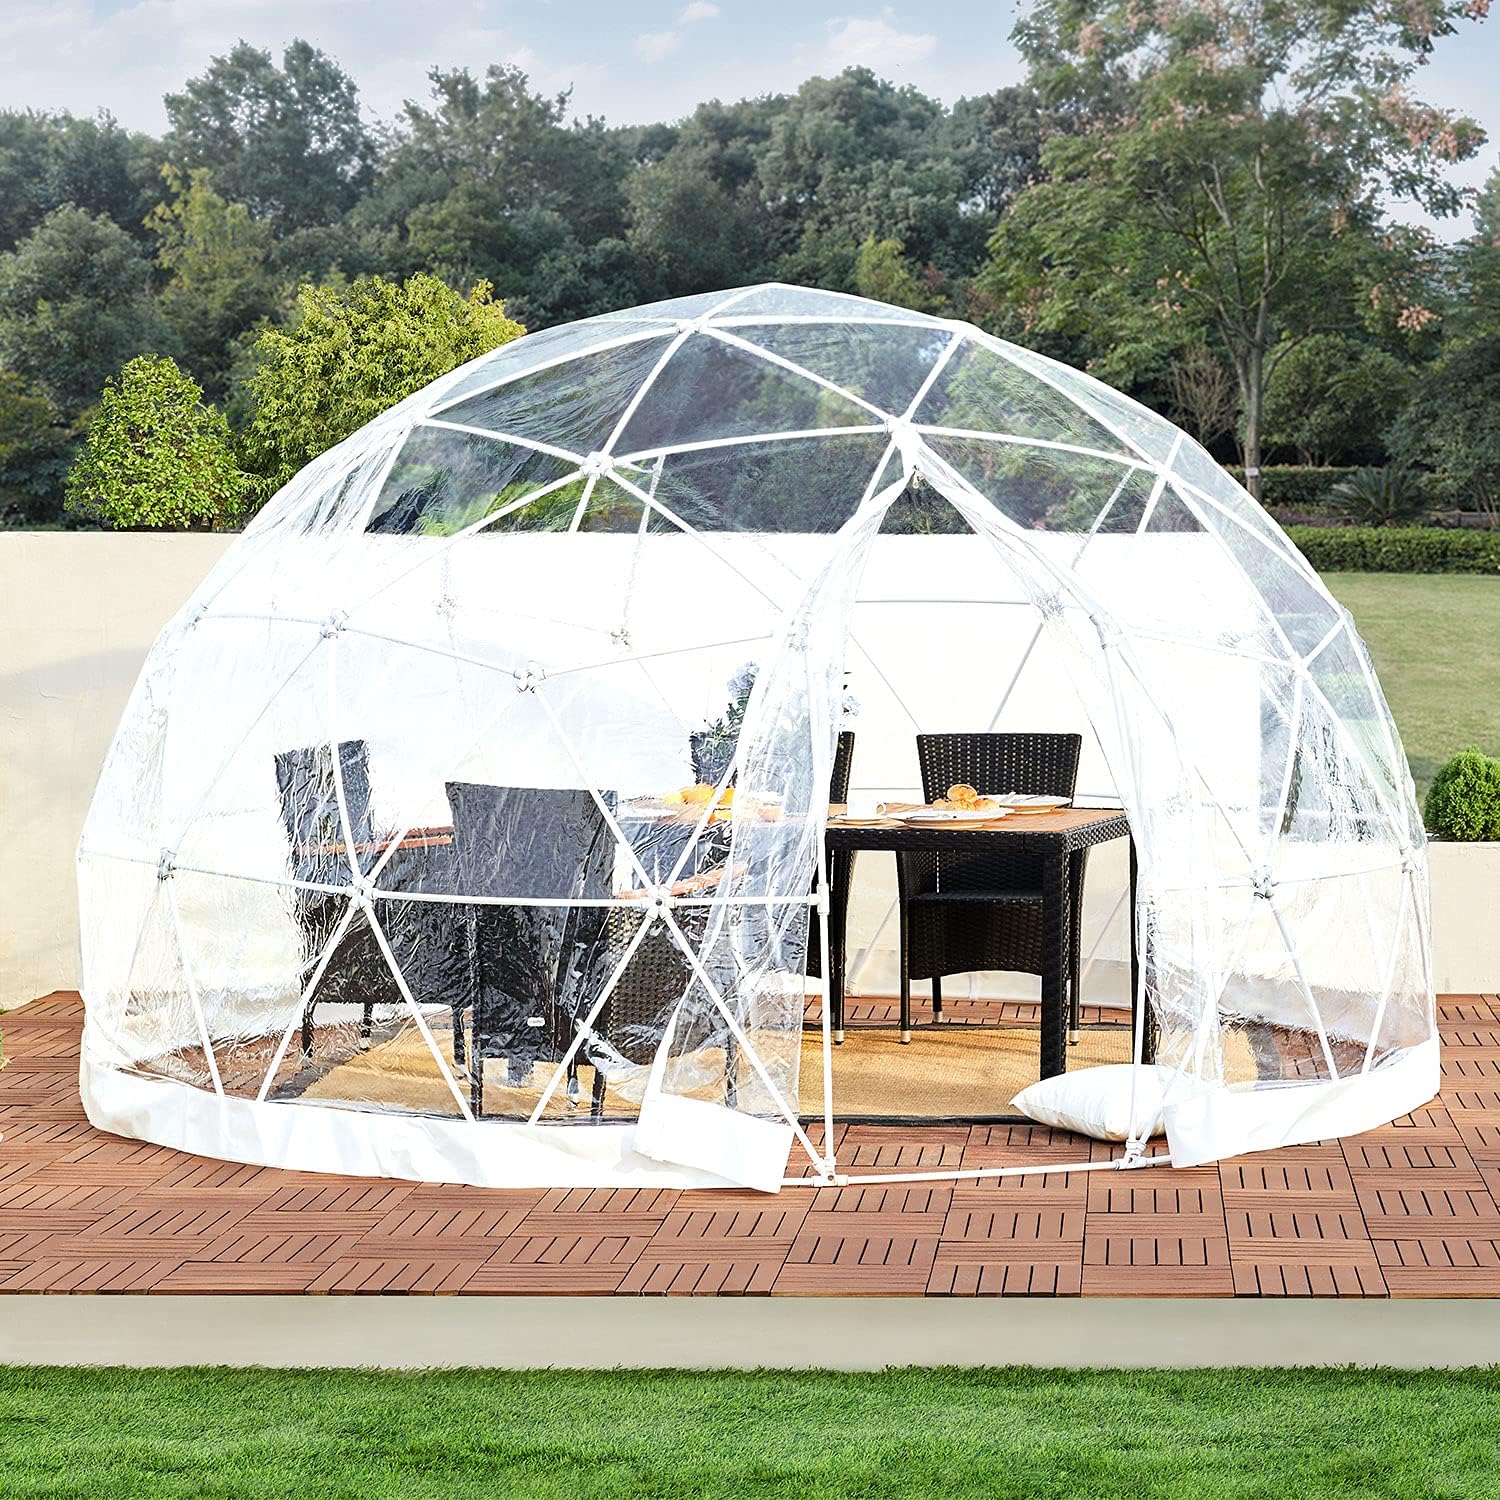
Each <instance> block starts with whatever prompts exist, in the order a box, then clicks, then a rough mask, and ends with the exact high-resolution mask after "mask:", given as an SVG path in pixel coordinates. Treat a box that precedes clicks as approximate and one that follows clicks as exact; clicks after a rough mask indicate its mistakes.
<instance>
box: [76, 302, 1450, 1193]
mask: <svg viewBox="0 0 1500 1500" xmlns="http://www.w3.org/2000/svg"><path fill="white" fill-rule="evenodd" d="M851 681H852V683H853V685H854V689H855V693H856V696H857V697H858V699H859V717H858V720H857V725H856V727H857V729H858V732H859V749H858V752H857V766H856V768H857V774H856V782H857V784H860V785H863V786H865V787H867V788H879V789H880V790H882V791H883V792H885V793H887V794H899V793H900V791H901V790H903V789H906V788H909V787H910V786H911V785H912V784H913V772H914V769H915V756H914V752H913V749H912V737H913V736H914V734H916V733H918V732H925V731H941V730H959V729H962V730H986V729H997V728H998V729H1007V728H1018V729H1028V728H1033V727H1036V726H1037V719H1038V718H1039V717H1046V716H1047V715H1051V716H1052V721H1051V722H1049V723H1048V724H1046V725H1045V726H1044V727H1049V728H1050V727H1064V728H1070V729H1075V730H1077V731H1079V732H1081V733H1082V734H1083V735H1084V737H1085V740H1086V742H1087V747H1088V748H1087V751H1086V755H1085V759H1086V761H1088V760H1089V758H1090V757H1092V762H1093V767H1094V769H1093V772H1092V775H1093V778H1094V788H1093V789H1094V790H1095V791H1096V792H1102V793H1103V794H1104V796H1105V797H1106V798H1108V797H1109V796H1111V795H1112V796H1113V797H1114V798H1115V799H1117V801H1118V803H1119V804H1120V805H1123V807H1124V809H1125V810H1126V812H1127V814H1128V817H1129V821H1130V825H1131V829H1132V834H1133V837H1134V841H1135V845H1136V849H1137V852H1138V857H1139V869H1140V885H1139V899H1138V906H1137V910H1136V914H1135V918H1136V930H1137V933H1138V936H1139V939H1140V945H1141V954H1142V960H1143V961H1142V964H1141V976H1142V977H1141V984H1142V989H1143V999H1144V1008H1143V1014H1145V1013H1147V1012H1149V1015H1150V1017H1151V1019H1152V1021H1153V1023H1154V1026H1155V1030H1156V1035H1157V1058H1158V1062H1159V1064H1160V1065H1161V1066H1162V1067H1164V1068H1166V1069H1167V1070H1169V1072H1170V1074H1171V1082H1170V1083H1169V1084H1168V1090H1169V1101H1171V1100H1174V1099H1175V1101H1176V1103H1175V1105H1174V1106H1173V1107H1169V1108H1168V1110H1167V1130H1168V1138H1169V1144H1170V1146H1171V1149H1172V1152H1173V1157H1174V1160H1177V1161H1179V1162H1188V1161H1199V1160H1208V1159H1212V1158H1214V1157H1215V1156H1219V1155H1227V1154H1232V1153H1233V1152H1235V1151H1239V1150H1245V1149H1252V1148H1258V1147H1263V1146H1274V1145H1277V1144H1282V1143H1290V1142H1293V1141H1299V1140H1307V1139H1312V1138H1317V1137H1324V1136H1329V1135H1336V1134H1339V1133H1342V1132H1345V1131H1354V1130H1359V1129H1364V1128H1368V1127H1369V1126H1372V1125H1374V1124H1377V1123H1380V1122H1382V1121H1385V1120H1388V1119H1390V1118H1393V1117H1395V1116H1396V1115H1399V1114H1401V1113H1403V1112H1405V1111H1406V1110H1408V1109H1410V1108H1413V1107H1415V1106H1416V1105H1418V1104H1420V1103H1422V1102H1425V1101H1426V1100H1427V1099H1428V1098H1430V1097H1431V1096H1432V1095H1433V1094H1434V1093H1435V1092H1436V1087H1437V1043H1436V1033H1435V1024H1434V1011H1433V997H1432V988H1431V983H1430V977H1429V962H1428V931H1427V927H1428V899H1427V877H1426V867H1425V860H1424V854H1423V843H1424V836H1423V832H1422V828H1421V823H1420V820H1419V817H1418V815H1417V810H1416V806H1415V800H1414V795H1413V789H1412V785H1411V781H1410V778H1409V775H1408V772H1407V769H1406V762H1405V758H1404V756H1403V754H1402V751H1401V747H1400V744H1399V741H1398V739H1397V735H1396V732H1395V728H1394V726H1393V724H1392V721H1391V716H1390V713H1389V711H1388V710H1387V707H1386V704H1385V701H1384V699H1383V697H1382V695H1381V693H1380V689H1379V686H1378V684H1377V682H1376V679H1375V675H1374V672H1373V670H1372V668H1371V664H1370V660H1369V657H1368V655H1367V653H1366V651H1365V649H1364V646H1363V644H1362V643H1361V641H1360V640H1359V638H1358V636H1357V635H1356V633H1355V631H1354V628H1353V625H1352V623H1351V621H1350V619H1349V616H1348V614H1347V613H1346V612H1345V611H1344V610H1343V609H1342V608H1341V607H1340V606H1339V605H1338V604H1337V603H1336V602H1335V601H1334V600H1333V599H1332V598H1331V596H1330V595H1329V593H1328V592H1327V590H1326V589H1325V588H1324V587H1323V585H1322V584H1321V583H1320V581H1319V580H1318V578H1317V576H1316V575H1315V574H1314V572H1313V571H1312V570H1311V568H1310V567H1309V566H1308V565H1307V563H1306V562H1305V561H1304V560H1303V558H1302V557H1301V556H1300V555H1299V554H1298V553H1297V551H1296V549H1295V548H1294V547H1293V546H1292V545H1291V543H1290V542H1289V541H1288V540H1287V538H1286V537H1285V535H1284V534H1283V532H1282V531H1281V530H1280V528H1279V527H1278V526H1277V525H1276V524H1275V523H1274V522H1272V521H1271V520H1270V519H1269V518H1268V517H1267V516H1266V515H1265V514H1264V513H1263V512H1262V511H1261V510H1260V508H1259V507H1258V506H1257V505H1256V504H1255V503H1254V501H1253V500H1252V499H1251V498H1250V497H1249V496H1248V495H1247V494H1246V493H1245V492H1244V491H1243V490H1242V489H1241V488H1240V487H1239V486H1237V485H1236V484H1235V483H1234V482H1233V481H1232V480H1231V479H1230V478H1229V477H1228V476H1227V475H1226V474H1225V473H1224V472H1223V471H1222V470H1221V469H1220V468H1219V467H1218V466H1217V464H1215V462H1214V461H1213V460H1212V459H1211V458H1210V457H1209V456H1208V454H1207V453H1206V452H1205V451H1204V450H1203V449H1202V448H1201V447H1200V446H1199V445H1198V444H1197V443H1195V442H1194V441H1193V440H1192V439H1191V438H1189V437H1188V436H1187V435H1186V434H1184V433H1183V432H1181V431H1179V430H1178V429H1177V428H1175V427H1174V426H1172V425H1171V424H1170V423H1168V422H1167V421H1165V420H1163V419H1162V418H1160V417H1158V416H1156V415H1154V414H1153V413H1151V412H1150V411H1148V410H1146V409H1145V408H1143V407H1141V406H1140V405H1138V404H1137V403H1135V402H1133V401H1131V400H1129V399H1128V398H1126V397H1124V396H1122V395H1120V394H1119V393H1118V392H1115V391H1113V390H1111V389H1110V388H1108V387H1106V386H1104V385H1101V384H1100V383H1099V382H1097V381H1095V380H1092V379H1090V378H1089V377H1087V376H1085V375H1082V374H1079V373H1078V372H1076V371H1073V370H1071V369H1068V368H1066V367H1064V366H1061V365H1058V364H1056V363H1055V362H1053V361H1050V360H1047V359H1045V358H1043V357H1041V356H1039V355H1037V354H1034V353H1032V352H1029V351H1027V350H1024V349H1020V348H1016V347H1013V346H1011V345H1008V344H1006V343H1004V342H1002V341H1000V340H998V339H996V338H993V337H991V336H989V335H987V334H985V333H983V332H981V331H979V330H977V329H975V328H972V327H970V326H968V325H966V324H962V323H957V322H953V321H949V320H944V319H938V318H932V317H927V316H924V315H921V314H918V313H914V312H910V311H907V310H904V309H900V308H894V307H887V306H884V305H882V304H879V303H874V302H868V301H863V300H860V299H857V298H851V297H845V296H839V295H835V294H831V293H826V292H817V291H808V290H802V289H799V288H795V287H789V286H781V285H771V286H761V287H753V288H749V289H745V290H741V291H737V292H728V293H724V292H721V293H714V294H710V295H704V296H699V297H693V298H688V299H683V300H681V301H677V302H670V303H661V304H656V305H653V306H648V307H643V308H637V309H633V310H630V311H628V312H622V313H618V314H611V315H609V316H606V317H601V318H595V319H591V320H588V321H585V322H582V323H576V324H571V325H568V326H565V327H559V328H554V329H549V330H546V331H544V332H541V333H537V334H532V335H529V336H527V337H524V338H522V339H519V340H517V341H515V342H514V343H511V344H508V345H506V346H505V347H503V348H501V349H499V350H496V351H495V352H493V353H492V354H489V355H486V356H484V357H482V358H480V359H478V360H476V361H474V362H473V363H471V364H469V365H467V366H465V367H464V368H462V369H460V370H458V371H455V372H454V373H453V374H451V375H449V376H446V377H444V378H443V379H441V380H439V381H437V382H435V383H434V384H433V385H431V386H429V387H427V388H426V389H425V390H423V391H420V392H418V393H417V394H416V395H414V396H412V397H410V398H408V399H407V400H406V401H403V402H402V403H400V405H398V406H397V407H395V408H393V409H392V410H391V411H389V412H387V413H386V414H385V415H384V416H382V417H380V418H379V419H377V420H376V421H374V422H372V423H371V424H370V425H369V426H367V427H366V428H364V429H363V430H361V431H360V432H358V433H356V434H355V435H354V436H352V437H351V438H349V439H348V440H346V441H345V442H343V443H341V444H339V445H338V446H337V447H336V448H334V449H332V450H330V451H329V452H328V453H325V454H324V455H323V456H322V457H320V458H319V459H318V460H316V461H315V462H314V463H312V464H310V465H309V466H308V467H307V468H306V469H305V470H304V471H303V472H302V473H300V474H299V475H297V476H296V478H295V479H293V480H292V481H291V482H290V483H289V484H288V485H287V486H286V487H285V488H284V489H283V490H282V491H281V492H280V493H279V494H278V495H277V496H276V497H275V499H274V500H272V502H271V503H270V504H269V505H268V506H267V507H266V508H265V510H264V511H263V512H262V513H261V514H260V515H258V516H257V517H256V519H255V521H254V523H253V524H252V525H251V526H250V527H249V528H248V530H247V531H246V532H245V534H244V535H243V537H241V538H239V539H238V540H237V541H236V542H235V543H234V544H233V545H232V546H231V548H230V549H229V551H228V553H227V554H226V555H225V557H224V558H223V560H222V562H221V563H220V564H219V565H218V566H217V567H216V568H215V569H214V571H213V572H212V574H211V575H210V576H209V577H208V579H207V580H206V581H205V582H204V584H203V585H202V586H201V588H200V589H199V590H198V591H197V593H196V594H195V596H194V598H193V599H192V600H191V601H190V602H189V604H188V605H187V606H186V607H185V608H184V609H183V610H182V611H181V612H180V613H179V614H178V616H177V617H176V618H175V619H174V620H173V621H172V622H171V623H170V624H169V625H168V627H167V628H166V630H165V631H164V632H163V633H162V635H161V637H160V639H159V640H158V641H157V643H156V645H155V647H154V648H153V650H152V652H151V654H150V657H149V659H148V660H147V663H146V665H145V668H144V670H143V672H142V675H141V678H140V680H139V682H138V684H137V687H136V690H135V692H134V695H133V697H132V699H131V701H130V704H129V706H128V708H127V710H126V712H125V715H124V718H123V720H122V723H121V725H120V727H119V730H118V732H117V735H116V738H115V741H114V743H113V746H112V748H111V750H110V753H109V756H108V758H107V761H106V764H105V766H104V769H103V772H102V775H101V778H100V782H99V786H98V790H97V792H96V795H95V799H94V802H93V805H92V808H91V811H90V814H89V817H88V821H87V825H86V827H85V831H84V835H83V840H82V844H81V847H80V855H79V882H80V899H81V906H82V931H83V954H84V993H85V999H86V1001H87V1005H88V1024H87V1029H86V1034H85V1044H84V1059H83V1086H84V1097H85V1101H86V1103H87V1105H88V1107H89V1112H90V1117H91V1118H92V1119H94V1121H95V1123H97V1124H100V1125H103V1126H105V1127H106V1128H110V1129H114V1130H118V1131H120V1132H122V1133H125V1134H130V1135H137V1136H141V1137H143V1138H146V1139H153V1140H161V1141H164V1142H167V1143H169V1144H173V1145H179V1146H183V1147H186V1148H187V1149H192V1150H196V1151H199V1152H203V1153H206V1154H211V1155H221V1156H226V1157H230V1158H233V1159H241V1160H250V1161H264V1162H272V1163H279V1164H287V1165H295V1166H300V1167H304V1168H312V1169H322V1170H331V1171H349V1172H373V1173H383V1174H387V1175H396V1176H406V1177H418V1178H421V1177H429V1178H433V1179H438V1180H452V1181H473V1182H480V1183H490V1184H507V1183H558V1184H573V1183H611V1182H630V1181H660V1182H678V1183H683V1184H688V1185H693V1184H712V1183H721V1182H725V1181H731V1182H741V1183H752V1184H754V1185H757V1186H762V1187H774V1186H776V1185H777V1184H779V1182H780V1181H781V1179H782V1176H783V1174H784V1172H785V1171H786V1170H788V1151H789V1149H790V1151H791V1152H792V1156H791V1164H790V1170H792V1171H793V1172H797V1171H801V1170H804V1169H806V1166H807V1162H806V1160H805V1159H804V1157H806V1158H811V1159H812V1160H813V1161H814V1162H816V1163H817V1164H818V1166H819V1167H821V1168H822V1169H823V1170H825V1171H832V1170H834V1169H835V1168H834V1164H833V1163H832V1160H831V1155H832V1153H831V1151H830V1150H828V1149H827V1147H826V1146H825V1142H829V1141H831V1140H832V1139H833V1137H832V1135H830V1134H829V1133H828V1131H827V1129H826V1128H824V1127H825V1126H826V1124H827V1122H829V1121H831V1120H835V1119H836V1118H837V1116H838V1112H839V1099H838V1088H837V1082H836V1081H835V1083H834V1086H833V1094H832V1097H831V1099H830V1098H829V1096H828V1072H827V1064H826V1058H827V1056H828V1046H827V1028H826V1025H825V1026H824V1027H823V1028H822V1030H821V1032H816V1033H809V1035H811V1036H812V1044H813V1045H812V1051H811V1052H809V1051H808V1045H807V1038H806V1037H805V1035H804V1027H805V1025H807V1024H808V1020H807V1018H808V1017H809V1016H811V1017H812V1018H813V1021H814V1022H815V1021H816V1013H817V1006H816V1004H815V1003H814V1004H813V1005H812V1007H811V1008H809V1002H808V999H807V982H806V974H807V971H808V942H809V928H810V925H811V926H812V927H813V929H814V930H815V931H816V930H817V926H818V924H816V923H810V914H811V913H812V912H813V911H814V909H815V903H816V900H817V898H816V896H815V894H814V892H815V891H816V889H817V888H818V873H819V870H820V866H821V864H822V862H823V859H824V855H823V852H822V851H823V841H824V828H825V823H826V817H827V811H828V799H829V790H828V789H829V784H830V774H831V771H832V766H833V756H834V748H835V738H836V735H837V733H838V731H839V729H840V727H841V724H842V723H843V722H844V720H845V717H846V714H847V711H848V709H849V704H848V703H847V701H846V699H847V694H848V690H849V687H850V684H851ZM860 761H863V762H865V763H866V765H867V766H868V771H867V773H863V774H862V773H860V771H859V764H858V763H859V762H860ZM881 857H884V856H881ZM824 884H825V885H826V881H825V882H824ZM816 941H817V939H816V937H815V938H814V942H815V943H816ZM813 968H814V971H815V972H822V973H825V974H826V973H827V972H828V969H827V964H826V959H825V962H824V963H823V966H822V968H821V970H819V969H818V965H817V963H816V962H814V964H813ZM1267 1036H1270V1037H1273V1038H1274V1039H1275V1045H1274V1046H1273V1047H1271V1048H1269V1052H1270V1053H1272V1054H1274V1055H1273V1056H1271V1057H1270V1060H1269V1061H1268V1048H1267V1046H1266V1044H1265V1039H1266V1037H1267ZM819 1044H821V1049H822V1054H823V1060H822V1062H821V1064H820V1063H818V1062H816V1061H813V1062H812V1063H811V1064H810V1062H809V1059H810V1058H814V1057H815V1054H816V1051H817V1048H818V1045H819ZM805 1054H806V1055H805ZM810 1072H811V1073H819V1072H821V1074H822V1076H821V1078H818V1077H810V1076H809V1074H810ZM809 1100H813V1101H814V1102H813V1103H812V1105H811V1106H810V1105H809ZM1008 1104H1009V1101H1008V1099H1006V1098H998V1099H996V1100H995V1101H994V1108H993V1110H992V1113H995V1114H1003V1113H1004V1112H1005V1111H1006V1109H1007V1108H1008ZM810 1119H815V1120H816V1121H817V1122H819V1123H817V1124H808V1123H806V1122H807V1121H808V1120H810ZM1080 1150H1081V1152H1082V1154H1084V1155H1086V1152H1083V1148H1080Z"/></svg>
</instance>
